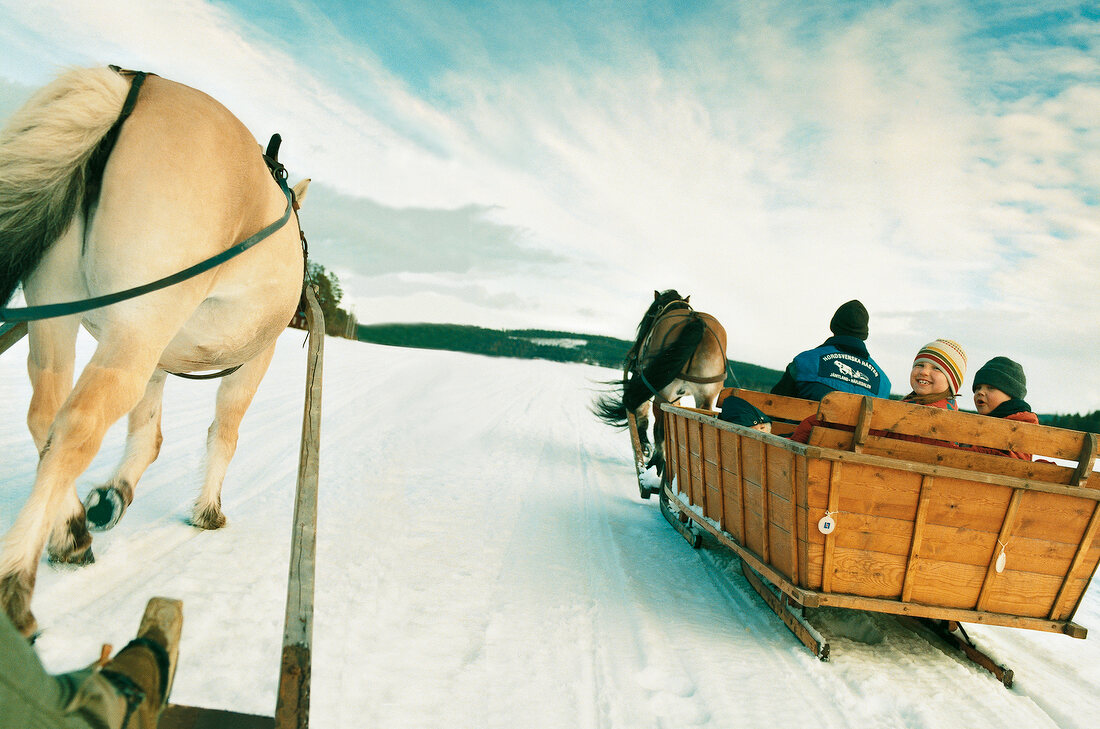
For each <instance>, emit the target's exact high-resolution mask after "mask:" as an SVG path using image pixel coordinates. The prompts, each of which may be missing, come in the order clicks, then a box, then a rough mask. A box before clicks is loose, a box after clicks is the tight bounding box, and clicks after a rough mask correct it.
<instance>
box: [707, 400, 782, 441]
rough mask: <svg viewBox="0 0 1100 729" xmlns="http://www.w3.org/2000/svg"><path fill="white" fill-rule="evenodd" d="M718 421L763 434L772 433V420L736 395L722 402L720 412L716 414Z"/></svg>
mask: <svg viewBox="0 0 1100 729" xmlns="http://www.w3.org/2000/svg"><path fill="white" fill-rule="evenodd" d="M718 419H719V420H725V421H726V422H727V423H734V424H736V425H743V426H745V427H746V428H752V429H754V430H762V431H764V432H765V433H770V432H772V419H771V418H770V417H768V416H767V415H766V414H765V413H764V412H763V411H761V410H760V408H758V407H756V406H755V405H753V404H752V403H751V402H749V401H748V400H743V399H741V398H739V397H737V396H736V395H730V396H729V397H727V398H726V399H725V400H723V401H722V412H720V413H719V414H718Z"/></svg>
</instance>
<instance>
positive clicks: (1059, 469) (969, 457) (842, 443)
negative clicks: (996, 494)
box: [808, 426, 1100, 488]
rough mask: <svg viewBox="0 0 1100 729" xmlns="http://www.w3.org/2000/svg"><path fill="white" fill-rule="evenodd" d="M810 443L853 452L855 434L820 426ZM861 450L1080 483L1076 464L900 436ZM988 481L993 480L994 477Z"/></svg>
mask: <svg viewBox="0 0 1100 729" xmlns="http://www.w3.org/2000/svg"><path fill="white" fill-rule="evenodd" d="M808 445H811V446H818V447H820V448H828V449H832V450H838V451H850V450H851V449H852V433H851V432H849V431H844V430H837V429H835V428H823V427H820V426H818V427H815V428H814V429H813V431H812V432H811V435H810V440H809V443H808ZM861 453H863V454H866V455H873V456H885V457H887V458H892V459H897V460H900V461H910V462H913V463H918V464H929V465H933V466H946V467H948V468H957V469H959V470H964V471H968V472H970V473H972V474H975V475H976V476H978V475H979V474H990V475H993V476H1007V477H1009V478H1017V479H1024V480H1028V481H1039V482H1046V483H1051V484H1059V485H1073V486H1076V485H1077V484H1076V483H1075V482H1073V478H1074V473H1075V469H1074V468H1072V467H1067V466H1059V465H1057V464H1055V463H1044V462H1042V461H1022V460H1020V459H1018V458H1007V457H1005V456H997V455H991V454H988V453H977V452H975V451H967V450H960V449H958V448H944V447H940V446H933V445H929V444H927V443H917V442H914V441H906V440H900V439H897V438H886V437H882V436H876V435H869V436H868V437H867V440H866V441H865V442H864V443H863V447H862V451H861ZM979 477H980V476H979ZM1089 478H1090V479H1091V481H1092V482H1091V484H1090V486H1091V487H1092V488H1100V474H1096V473H1093V474H1092V475H1090V476H1089ZM985 480H986V481H989V480H990V479H985Z"/></svg>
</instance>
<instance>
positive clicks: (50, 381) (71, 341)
mask: <svg viewBox="0 0 1100 729" xmlns="http://www.w3.org/2000/svg"><path fill="white" fill-rule="evenodd" d="M79 327H80V318H79V317H65V318H56V319H46V320H44V321H35V322H31V323H30V324H29V325H28V333H29V335H30V337H29V339H30V345H29V347H28V354H27V374H28V375H29V376H30V381H31V390H32V394H31V404H30V407H29V408H28V409H27V428H28V430H30V432H31V439H32V440H34V447H35V448H36V449H37V450H38V453H39V455H40V456H41V454H42V449H43V447H45V445H46V438H47V437H48V436H49V431H50V426H51V425H52V424H53V420H54V417H56V416H57V411H58V410H60V409H61V403H63V402H65V398H66V397H68V396H69V393H70V392H71V391H72V389H73V362H74V361H75V359H76V332H77V329H78V328H79Z"/></svg>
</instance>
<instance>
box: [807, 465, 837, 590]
mask: <svg viewBox="0 0 1100 729" xmlns="http://www.w3.org/2000/svg"><path fill="white" fill-rule="evenodd" d="M830 465H831V468H830V470H829V505H828V507H827V508H826V512H827V514H831V515H833V517H834V518H835V517H836V513H837V511H839V510H840V469H841V465H842V464H841V463H840V462H839V461H836V462H834V463H832V464H830ZM810 520H811V521H812V520H813V517H812V516H811V517H810ZM835 533H836V531H835V530H834V531H833V533H832V534H826V535H825V556H824V558H823V559H822V562H821V591H822V592H831V591H832V586H833V551H834V549H835V542H836V539H835V538H834V537H833V534H835Z"/></svg>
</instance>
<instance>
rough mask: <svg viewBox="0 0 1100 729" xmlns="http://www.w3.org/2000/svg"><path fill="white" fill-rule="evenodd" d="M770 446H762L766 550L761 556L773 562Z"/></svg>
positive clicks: (769, 562) (761, 492) (763, 527)
mask: <svg viewBox="0 0 1100 729" xmlns="http://www.w3.org/2000/svg"><path fill="white" fill-rule="evenodd" d="M768 489H769V484H768V447H767V446H766V445H762V446H761V448H760V530H761V531H762V532H763V534H764V551H763V552H761V553H760V556H761V557H763V558H764V561H765V562H767V563H768V564H771V563H772V529H771V525H772V519H771V494H770V493H769V491H768Z"/></svg>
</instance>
